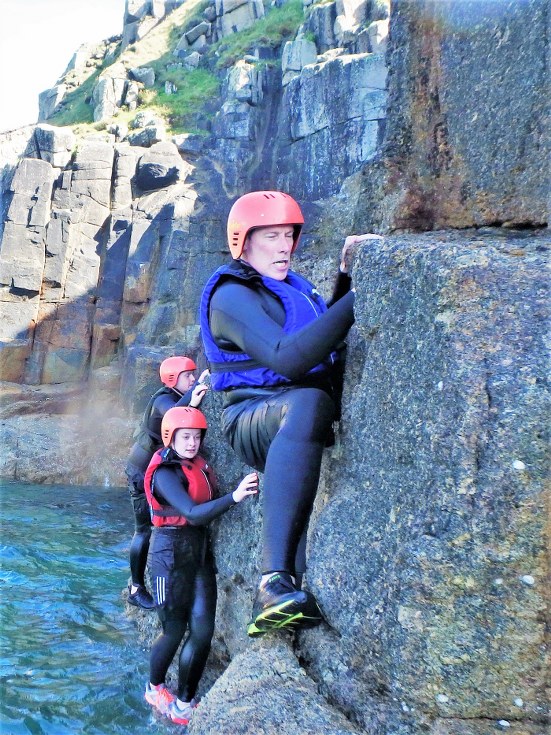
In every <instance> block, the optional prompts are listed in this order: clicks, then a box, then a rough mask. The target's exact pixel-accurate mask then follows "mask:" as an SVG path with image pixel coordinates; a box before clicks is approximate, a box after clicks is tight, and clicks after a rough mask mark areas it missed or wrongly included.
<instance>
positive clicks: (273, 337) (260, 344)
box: [210, 281, 354, 380]
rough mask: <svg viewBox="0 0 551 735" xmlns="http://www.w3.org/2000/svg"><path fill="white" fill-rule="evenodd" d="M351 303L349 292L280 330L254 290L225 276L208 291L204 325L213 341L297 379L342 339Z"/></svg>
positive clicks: (350, 318)
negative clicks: (288, 328) (318, 312)
mask: <svg viewBox="0 0 551 735" xmlns="http://www.w3.org/2000/svg"><path fill="white" fill-rule="evenodd" d="M353 306H354V293H353V292H352V291H350V292H349V293H347V294H346V295H345V296H343V297H342V298H341V299H339V300H338V301H337V302H336V303H335V304H333V305H332V306H331V307H330V308H329V309H328V310H327V311H326V312H325V313H324V314H322V315H321V316H320V317H318V318H317V319H315V320H314V321H312V322H310V323H309V324H307V325H306V326H305V327H303V328H302V329H300V330H298V331H297V332H293V333H292V334H286V333H285V332H284V330H283V327H282V326H281V325H280V324H278V323H277V322H276V321H275V320H274V319H273V318H272V317H271V316H270V315H269V314H268V313H267V311H266V310H265V308H264V306H263V303H262V299H261V296H260V295H259V294H258V292H256V291H255V290H253V289H252V288H250V287H248V286H246V285H244V284H241V283H235V282H234V281H228V282H226V283H224V284H222V285H221V286H220V287H219V288H218V289H217V290H216V291H215V292H214V295H213V297H212V300H211V312H210V326H211V330H212V334H213V337H214V339H215V340H216V341H217V342H219V343H220V341H221V343H222V344H225V343H227V342H230V343H231V344H232V345H234V346H235V347H237V348H238V349H239V350H242V351H243V352H246V353H247V354H248V355H250V356H251V357H252V358H254V359H255V360H256V361H257V362H259V363H260V364H261V365H266V367H269V368H271V369H272V370H274V371H275V372H277V373H280V374H281V375H285V377H287V378H289V379H290V380H297V379H299V378H301V377H302V376H303V375H304V374H305V373H307V372H308V370H310V369H311V368H313V367H314V366H315V365H318V364H319V363H320V362H322V361H323V360H324V359H325V358H326V357H328V356H329V354H330V353H331V352H332V351H333V350H334V349H335V348H336V347H337V345H338V344H339V343H340V342H341V341H342V340H343V339H344V337H345V336H346V333H347V332H348V330H349V329H350V327H351V326H352V324H353V322H354V310H353Z"/></svg>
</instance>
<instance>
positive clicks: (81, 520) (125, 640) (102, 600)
mask: <svg viewBox="0 0 551 735" xmlns="http://www.w3.org/2000/svg"><path fill="white" fill-rule="evenodd" d="M131 515H132V511H131V508H130V503H129V500H128V495H127V492H126V490H124V489H109V488H82V487H67V486H45V485H44V486H36V485H24V484H19V483H7V484H1V485H0V523H1V525H0V531H1V537H0V561H1V566H0V584H1V597H0V635H1V638H0V640H1V654H0V733H2V735H22V734H23V733H25V734H26V733H32V735H42V733H44V734H46V733H47V734H48V735H78V734H80V733H85V734H86V735H127V734H128V735H129V734H130V733H132V735H135V734H136V733H163V735H164V733H173V732H182V731H183V728H181V727H177V726H174V725H172V724H171V723H170V724H168V723H167V724H165V723H164V722H162V721H158V720H157V719H155V718H154V717H153V715H152V714H151V711H150V707H149V706H148V705H147V704H146V703H145V701H144V700H143V690H144V686H145V682H146V680H147V674H148V651H147V650H146V649H145V648H144V646H143V644H141V643H140V642H139V640H138V638H137V630H136V627H135V625H134V624H133V623H132V622H131V621H130V620H129V619H128V618H127V617H126V616H125V613H124V603H123V601H122V598H121V590H122V589H123V588H124V587H125V586H126V583H127V579H128V574H129V572H128V547H129V543H130V538H131V535H132V530H133V526H132V519H131Z"/></svg>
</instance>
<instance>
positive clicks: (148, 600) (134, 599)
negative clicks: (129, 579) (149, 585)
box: [128, 585, 155, 610]
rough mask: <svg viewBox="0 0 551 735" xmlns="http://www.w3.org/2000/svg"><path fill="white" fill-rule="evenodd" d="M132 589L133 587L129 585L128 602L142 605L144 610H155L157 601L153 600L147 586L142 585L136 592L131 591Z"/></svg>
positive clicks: (137, 605)
mask: <svg viewBox="0 0 551 735" xmlns="http://www.w3.org/2000/svg"><path fill="white" fill-rule="evenodd" d="M131 589H132V587H131V586H130V585H129V586H128V602H129V604H130V605H135V606H136V607H141V608H142V610H153V608H154V607H155V603H154V602H153V598H152V597H151V595H150V594H149V592H148V591H147V590H146V588H145V587H142V586H141V585H140V586H139V587H138V589H137V590H136V591H135V592H131V591H130V590H131Z"/></svg>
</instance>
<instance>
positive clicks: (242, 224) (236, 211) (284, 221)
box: [228, 191, 304, 259]
mask: <svg viewBox="0 0 551 735" xmlns="http://www.w3.org/2000/svg"><path fill="white" fill-rule="evenodd" d="M303 224H304V217H303V216H302V212H301V211H300V207H299V206H298V204H297V203H296V202H295V200H294V199H293V197H291V196H289V194H284V193H283V192H282V191H251V192H250V194H245V195H244V196H242V197H239V199H238V200H237V201H236V202H235V203H234V205H233V207H232V208H231V209H230V213H229V215H228V245H229V246H230V251H231V254H232V257H233V258H234V259H237V258H240V257H241V253H242V252H243V246H244V244H245V238H246V237H247V235H248V233H249V232H250V231H251V230H253V229H254V228H255V227H269V226H270V225H294V228H295V234H294V238H293V250H292V251H291V252H294V251H295V248H296V246H297V245H298V239H299V237H300V231H301V229H302V225H303Z"/></svg>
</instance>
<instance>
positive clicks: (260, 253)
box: [241, 225, 294, 281]
mask: <svg viewBox="0 0 551 735" xmlns="http://www.w3.org/2000/svg"><path fill="white" fill-rule="evenodd" d="M293 242H294V228H293V226H292V225H271V226H269V227H257V228H256V230H253V231H252V232H251V234H250V235H248V237H247V238H246V239H245V246H244V248H243V255H242V256H241V258H242V260H244V261H245V262H246V263H248V264H249V265H251V266H252V267H253V268H254V269H255V270H257V271H258V272H259V273H260V275H261V276H268V277H269V278H274V279H275V280H276V281H283V280H285V278H286V277H287V273H288V271H289V268H290V266H291V251H292V250H293Z"/></svg>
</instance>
